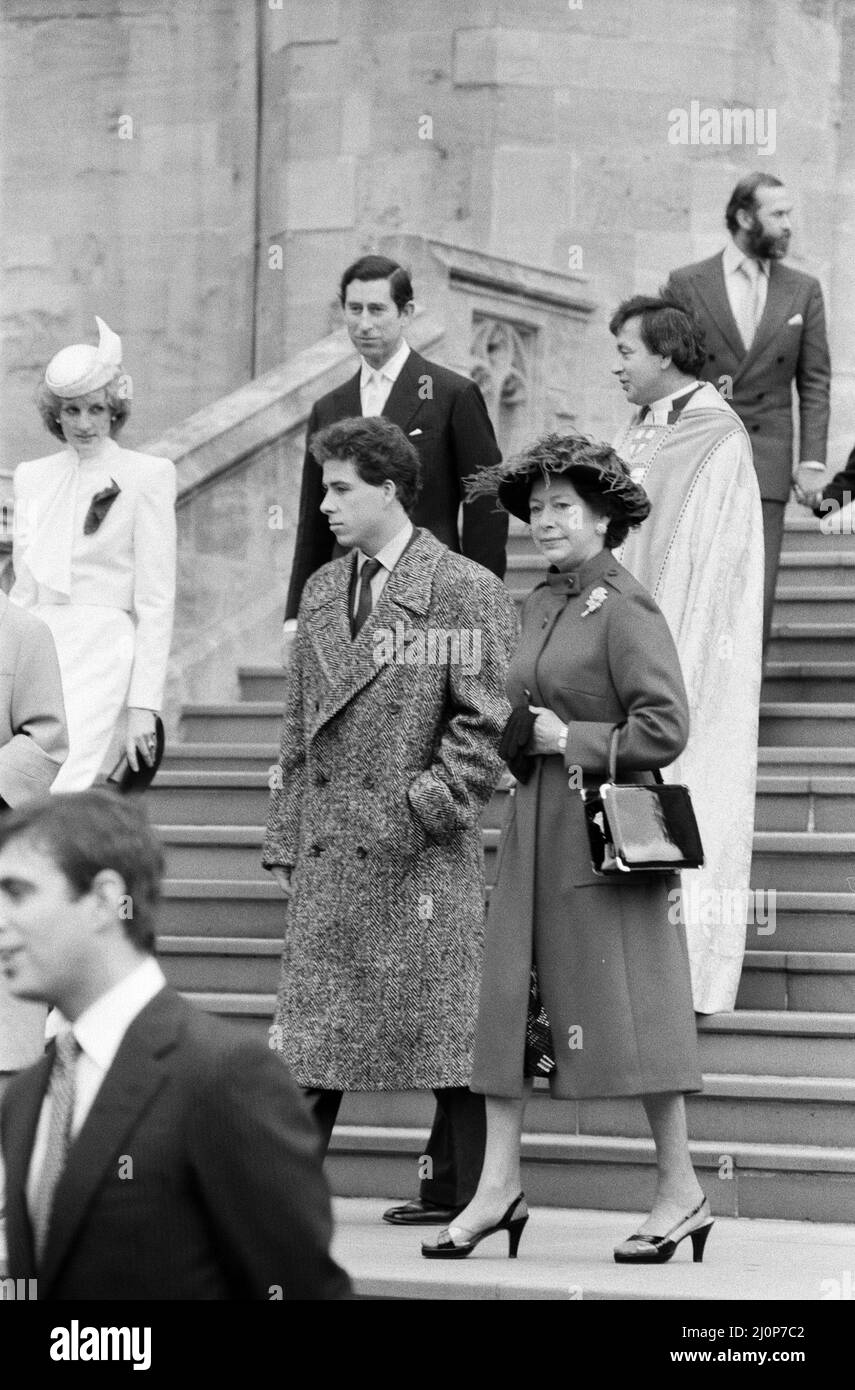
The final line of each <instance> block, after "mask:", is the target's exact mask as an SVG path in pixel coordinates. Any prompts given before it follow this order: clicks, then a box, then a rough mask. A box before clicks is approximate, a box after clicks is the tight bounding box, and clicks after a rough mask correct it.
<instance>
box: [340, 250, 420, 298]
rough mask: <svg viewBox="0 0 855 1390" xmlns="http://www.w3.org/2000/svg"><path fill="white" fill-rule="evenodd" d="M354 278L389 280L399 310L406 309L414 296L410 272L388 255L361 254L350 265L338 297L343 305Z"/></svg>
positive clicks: (343, 277)
mask: <svg viewBox="0 0 855 1390" xmlns="http://www.w3.org/2000/svg"><path fill="white" fill-rule="evenodd" d="M352 280H388V281H389V293H390V294H391V296H392V299H393V300H394V302H395V304H396V305H397V308H398V310H399V311H400V310H401V309H405V308H406V306H407V305H408V304H409V302H410V300H411V299H412V297H413V282H412V280H411V279H410V272H409V271H408V270H404V267H403V266H401V265H398V262H397V261H392V260H390V259H389V257H388V256H360V258H359V260H358V261H354V262H353V265H349V266H348V267H347V270H346V271H345V272H344V274H343V275H342V277H341V284H340V286H339V291H338V297H339V300H340V301H341V304H342V306H343V305H344V301H345V299H346V298H347V287H348V285H349V284H350V283H351V281H352Z"/></svg>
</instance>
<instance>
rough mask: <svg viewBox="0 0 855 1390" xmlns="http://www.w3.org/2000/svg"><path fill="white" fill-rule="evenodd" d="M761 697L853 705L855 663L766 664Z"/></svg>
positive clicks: (787, 662)
mask: <svg viewBox="0 0 855 1390" xmlns="http://www.w3.org/2000/svg"><path fill="white" fill-rule="evenodd" d="M853 558H855V557H853ZM762 698H763V700H764V701H769V702H772V703H774V702H775V701H781V700H786V701H790V700H795V701H802V702H805V701H811V702H813V701H818V702H826V701H828V702H830V703H832V704H833V703H835V702H837V703H842V702H843V701H846V702H847V703H850V702H852V703H855V661H810V662H806V663H804V664H802V663H801V662H798V661H770V662H767V664H766V670H765V673H764V676H763V694H762Z"/></svg>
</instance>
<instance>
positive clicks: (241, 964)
mask: <svg viewBox="0 0 855 1390" xmlns="http://www.w3.org/2000/svg"><path fill="white" fill-rule="evenodd" d="M283 924H284V910H283V908H282V907H281V906H280V920H279V930H278V932H276V933H275V934H272V933H268V934H267V935H264V936H260V937H252V936H249V935H248V934H247V933H246V932H244V933H243V934H241V935H237V936H226V935H213V934H211V933H210V932H209V931H207V930H206V931H205V933H204V934H200V935H195V936H194V935H192V934H190V933H188V932H181V933H177V934H174V935H173V934H169V933H164V934H163V935H161V936H159V937H158V949H159V952H160V954H161V955H162V956H163V958H164V961H165V966H164V968H165V969H166V970H167V974H168V976H169V981H170V984H172V985H174V986H175V988H176V989H186V990H193V991H195V992H198V993H203V994H204V993H216V992H217V991H223V992H228V991H232V990H236V991H237V992H238V993H241V992H246V991H251V990H258V991H260V992H261V993H269V992H272V991H274V990H275V989H276V986H277V983H278V978H279V959H280V955H281V950H282V940H281V939H282V927H283ZM767 925H772V924H771V923H769V924H767ZM736 1006H737V1009H755V1010H760V1009H766V1010H785V1009H786V1010H793V1011H795V1012H814V1013H853V1014H855V951H852V952H848V953H847V952H844V951H840V952H821V951H780V950H777V951H775V950H771V949H769V950H748V951H747V952H746V955H745V965H744V967H743V972H742V979H741V981H740V986H739V997H738V999H737V1004H736ZM854 1084H855V1083H854Z"/></svg>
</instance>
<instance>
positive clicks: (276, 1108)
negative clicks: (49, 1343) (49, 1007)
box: [0, 792, 349, 1300]
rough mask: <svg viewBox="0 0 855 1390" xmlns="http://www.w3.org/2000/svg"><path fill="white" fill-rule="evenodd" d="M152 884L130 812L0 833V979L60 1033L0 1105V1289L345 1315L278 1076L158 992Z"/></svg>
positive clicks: (112, 803)
mask: <svg viewBox="0 0 855 1390" xmlns="http://www.w3.org/2000/svg"><path fill="white" fill-rule="evenodd" d="M161 873H162V855H161V851H160V847H159V845H158V844H157V841H156V840H155V838H154V836H153V834H152V832H151V830H150V829H149V827H148V825H147V823H146V820H145V817H144V814H143V812H142V811H141V810H140V809H138V807H137V806H136V805H134V804H133V798H125V799H121V798H118V797H115V796H113V795H112V794H110V793H107V792H82V793H77V794H73V795H66V796H56V797H53V798H51V799H50V800H48V801H39V802H32V803H30V804H29V805H28V806H26V807H24V808H22V809H21V810H18V811H15V812H12V813H11V814H10V815H9V816H7V817H5V818H4V819H3V820H2V821H0V961H2V968H3V972H4V974H5V977H6V980H7V982H8V986H9V989H10V991H11V992H12V993H13V994H15V995H16V996H17V997H18V998H21V999H41V1000H44V1001H46V1002H47V1003H49V1004H53V1005H55V1006H56V1007H57V1008H58V1009H59V1010H60V1011H61V1013H62V1015H63V1016H64V1019H65V1020H67V1021H68V1024H69V1027H68V1028H66V1029H64V1030H63V1031H62V1032H60V1034H59V1035H58V1037H57V1039H56V1041H55V1044H54V1045H53V1046H52V1047H51V1048H50V1049H49V1051H48V1053H47V1054H46V1055H45V1057H44V1058H43V1059H42V1060H40V1061H39V1062H37V1063H36V1064H35V1065H34V1066H32V1067H30V1068H29V1069H28V1070H27V1071H24V1072H22V1073H21V1074H20V1075H19V1076H17V1077H16V1078H15V1080H14V1081H13V1082H12V1083H11V1085H10V1086H9V1089H8V1091H7V1094H6V1097H5V1101H4V1105H3V1110H2V1123H0V1130H1V1131H2V1142H3V1153H4V1158H5V1164H6V1176H7V1187H8V1236H9V1274H10V1275H11V1277H12V1278H13V1279H32V1278H34V1277H37V1279H38V1294H39V1298H41V1299H48V1300H65V1299H81V1298H82V1299H115V1298H125V1299H154V1298H157V1299H278V1298H285V1299H338V1298H346V1297H347V1296H348V1294H349V1282H348V1279H347V1275H346V1274H345V1273H344V1272H343V1271H342V1270H341V1269H339V1268H338V1266H337V1265H336V1264H335V1263H334V1262H333V1260H332V1259H331V1257H330V1255H329V1249H328V1247H329V1240H330V1234H331V1217H330V1205H329V1196H328V1193H327V1189H326V1187H325V1184H324V1180H323V1176H322V1173H321V1167H320V1159H319V1154H318V1144H317V1137H316V1134H315V1132H314V1128H313V1126H312V1122H311V1120H310V1118H309V1117H308V1115H307V1114H306V1112H305V1110H304V1108H303V1104H302V1102H301V1100H300V1098H299V1096H298V1094H297V1091H296V1088H295V1087H294V1084H293V1082H292V1081H291V1080H290V1078H289V1076H288V1073H287V1071H286V1069H285V1067H284V1066H283V1065H282V1063H281V1062H279V1061H278V1060H277V1059H276V1058H275V1057H274V1056H273V1054H272V1053H271V1052H270V1051H269V1049H268V1048H266V1047H264V1046H263V1045H262V1044H261V1043H260V1042H255V1041H252V1040H245V1039H244V1038H243V1037H242V1036H241V1035H240V1034H238V1033H232V1032H231V1031H230V1030H229V1029H227V1028H226V1027H224V1026H223V1025H222V1024H221V1023H218V1022H216V1021H215V1020H214V1019H212V1018H210V1017H208V1016H206V1015H204V1014H202V1013H199V1012H197V1011H196V1010H195V1009H193V1008H192V1007H191V1006H190V1005H189V1004H187V1003H185V1002H184V1000H182V999H181V997H180V996H179V995H178V994H176V993H174V991H172V990H171V989H169V988H168V987H166V985H165V980H164V977H163V974H162V972H161V970H160V966H159V965H158V963H157V960H156V959H155V956H154V927H153V918H154V909H155V906H156V903H157V898H158V895H159V891H160V881H161Z"/></svg>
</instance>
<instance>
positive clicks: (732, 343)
mask: <svg viewBox="0 0 855 1390" xmlns="http://www.w3.org/2000/svg"><path fill="white" fill-rule="evenodd" d="M791 212H792V203H791V201H790V198H789V195H788V193H787V190H786V188H785V187H784V185H783V184H782V183H781V180H780V179H777V178H775V177H774V175H772V174H763V173H752V174H748V175H747V176H746V177H745V178H743V179H741V180H740V181H739V183H738V184H737V185H736V187H735V188H734V190H733V193H732V194H731V197H730V202H729V203H728V205H727V209H726V212H725V221H726V223H727V228H728V231H729V232H730V236H731V239H730V241H729V242H728V244H727V246H726V247H725V249H724V251H723V252H718V253H717V254H716V255H715V256H711V257H710V258H709V259H708V260H705V261H698V262H697V263H696V264H694V265H688V266H683V267H682V268H681V269H679V270H674V271H672V272H671V276H670V279H669V281H668V286H667V291H666V293H667V294H669V295H671V296H674V297H676V298H678V299H681V300H682V301H683V302H685V303H687V304H688V305H689V306H690V307H691V308H692V309H693V310H694V313H695V316H696V317H697V319H698V320H699V322H700V324H701V326H702V328H703V330H704V334H705V337H706V347H707V360H706V363H705V365H704V367H703V368H702V370H701V377H702V378H703V379H704V380H706V381H712V382H714V383H715V384H716V385H717V386H718V388H719V390H720V391H721V392H722V394H723V395H724V396H725V397H726V399H728V400H729V401H730V404H731V405H732V406H733V409H734V410H735V411H736V413H737V415H738V416H739V417H740V419H741V420H742V422H743V424H744V425H745V428H746V430H747V432H748V437H749V439H750V441H751V447H752V450H753V454H754V467H755V469H756V472H757V481H758V482H759V484H760V497H761V500H762V503H763V535H764V545H765V557H766V558H765V574H764V586H763V646H764V649H765V647H766V645H767V643H768V641H769V634H770V630H771V624H772V609H773V606H774V601H775V583H776V580H777V576H778V564H779V561H780V555H781V541H782V538H783V533H784V508H785V507H786V504H787V500H788V498H789V496H790V489H791V487H792V486H793V482H794V479H793V406H792V383H793V381H795V384H796V390H797V392H798V397H799V453H798V457H799V460H800V461H799V465H798V469H797V472H796V476H795V484H796V489H797V495H799V494H800V493H801V492H804V491H811V490H812V489H814V488H816V486H817V481H816V480H817V474H821V473H822V472H823V471H824V468H825V450H826V438H827V434H828V416H829V389H830V382H831V364H830V359H829V351H828V340H827V337H826V331H825V311H824V308H823V299H822V290H821V288H820V285H819V281H818V280H816V279H815V278H814V276H812V275H806V274H804V272H802V271H800V270H793V269H791V267H789V266H785V265H783V264H782V261H783V258H784V257H785V256H786V254H787V251H788V249H789V245H790V236H791V227H790V214H791Z"/></svg>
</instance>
